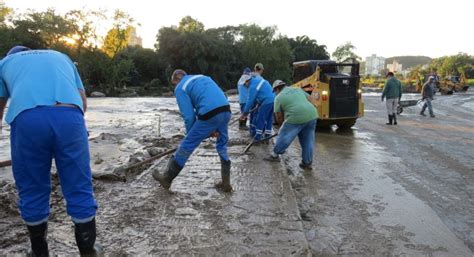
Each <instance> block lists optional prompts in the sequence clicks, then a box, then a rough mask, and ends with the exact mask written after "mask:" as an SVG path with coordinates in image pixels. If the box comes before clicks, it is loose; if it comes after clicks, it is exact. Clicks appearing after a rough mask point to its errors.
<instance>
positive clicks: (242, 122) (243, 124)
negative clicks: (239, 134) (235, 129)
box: [239, 119, 247, 129]
mask: <svg viewBox="0 0 474 257" xmlns="http://www.w3.org/2000/svg"><path fill="white" fill-rule="evenodd" d="M246 128H247V119H245V120H241V119H239V129H246Z"/></svg>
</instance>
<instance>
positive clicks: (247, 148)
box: [242, 133, 278, 154]
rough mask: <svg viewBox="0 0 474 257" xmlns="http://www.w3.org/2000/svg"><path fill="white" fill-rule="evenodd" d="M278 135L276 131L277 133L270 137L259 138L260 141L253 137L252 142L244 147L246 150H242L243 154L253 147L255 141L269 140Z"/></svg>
mask: <svg viewBox="0 0 474 257" xmlns="http://www.w3.org/2000/svg"><path fill="white" fill-rule="evenodd" d="M276 136H278V133H275V134H273V135H271V136H269V137H266V138H264V139H261V140H258V141H257V140H255V138H254V139H252V142H250V144H248V145H247V146H246V147H245V149H244V151H243V152H242V154H245V153H246V152H247V151H248V150H249V149H250V148H251V147H252V145H254V144H255V143H259V142H265V141H267V140H269V139H272V138H274V137H276Z"/></svg>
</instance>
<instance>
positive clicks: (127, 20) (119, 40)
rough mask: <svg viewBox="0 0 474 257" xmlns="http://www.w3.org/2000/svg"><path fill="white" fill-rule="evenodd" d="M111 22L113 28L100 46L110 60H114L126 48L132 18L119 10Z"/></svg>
mask: <svg viewBox="0 0 474 257" xmlns="http://www.w3.org/2000/svg"><path fill="white" fill-rule="evenodd" d="M113 21H114V24H113V28H112V29H110V30H109V32H108V33H107V35H106V36H105V39H104V44H103V46H102V51H104V53H106V54H107V55H108V56H109V57H110V58H115V56H116V55H117V53H118V52H120V50H122V49H124V48H125V47H127V45H128V37H129V34H130V31H131V29H132V25H133V22H134V20H133V18H131V17H130V16H129V15H128V14H127V13H125V12H123V11H120V10H116V11H115V13H114V16H113Z"/></svg>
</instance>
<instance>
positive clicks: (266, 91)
mask: <svg viewBox="0 0 474 257" xmlns="http://www.w3.org/2000/svg"><path fill="white" fill-rule="evenodd" d="M246 83H248V86H249V98H248V99H247V103H246V105H245V107H244V113H243V114H242V115H241V116H240V119H241V120H242V119H246V118H247V115H248V114H249V112H250V111H251V110H252V109H255V108H256V115H253V116H254V117H255V118H252V119H251V120H250V122H251V126H250V135H251V136H252V138H253V139H254V140H255V141H257V142H258V141H260V140H262V139H263V138H265V137H268V136H270V135H271V134H272V125H273V101H274V99H275V94H274V93H273V89H272V86H271V85H270V83H268V81H267V80H265V79H264V78H262V77H261V76H250V77H249V78H248V80H247V81H246Z"/></svg>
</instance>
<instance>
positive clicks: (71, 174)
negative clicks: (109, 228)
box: [10, 106, 97, 225]
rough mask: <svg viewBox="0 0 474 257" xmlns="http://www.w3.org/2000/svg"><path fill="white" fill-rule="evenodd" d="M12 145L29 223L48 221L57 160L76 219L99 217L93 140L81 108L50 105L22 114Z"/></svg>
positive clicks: (69, 208)
mask: <svg viewBox="0 0 474 257" xmlns="http://www.w3.org/2000/svg"><path fill="white" fill-rule="evenodd" d="M10 140H11V155H12V168H13V176H14V178H15V183H16V187H17V190H18V195H19V201H18V207H19V209H20V213H21V216H22V218H23V219H24V220H25V222H26V224H28V225H37V224H40V223H43V222H45V221H47V219H48V216H49V212H50V209H49V199H50V195H51V163H52V159H53V158H54V160H55V163H56V167H57V174H58V176H59V181H60V184H61V189H62V192H63V195H64V198H65V200H66V204H67V206H66V209H67V213H68V214H69V215H70V216H71V218H72V220H73V221H74V222H75V223H83V222H87V221H89V220H91V219H92V218H93V217H94V216H95V214H96V210H97V203H96V201H95V199H94V192H93V189H92V175H91V169H90V164H89V162H90V156H89V141H88V138H87V130H86V126H85V122H84V117H83V114H82V112H81V110H80V109H78V108H73V107H58V106H56V107H54V106H51V107H47V106H45V107H36V108H34V109H29V110H26V111H23V112H22V113H20V114H19V115H18V116H17V117H16V118H15V120H14V121H13V123H12V124H11V135H10Z"/></svg>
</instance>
